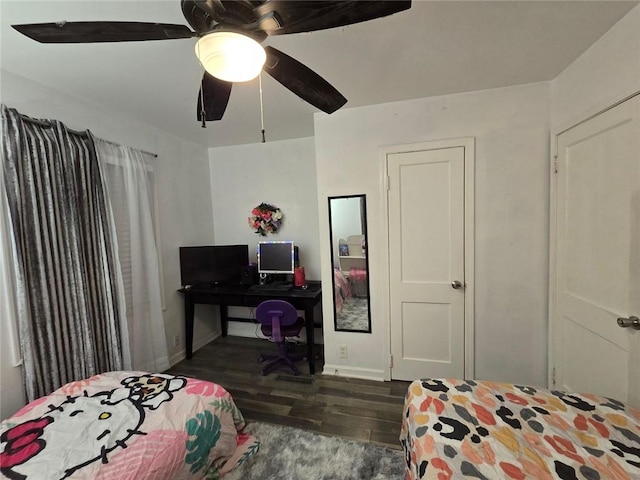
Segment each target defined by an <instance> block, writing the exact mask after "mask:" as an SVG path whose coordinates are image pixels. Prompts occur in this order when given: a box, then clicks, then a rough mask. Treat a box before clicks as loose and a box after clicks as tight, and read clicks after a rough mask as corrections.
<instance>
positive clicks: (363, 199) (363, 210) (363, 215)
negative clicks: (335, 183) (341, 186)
mask: <svg viewBox="0 0 640 480" xmlns="http://www.w3.org/2000/svg"><path fill="white" fill-rule="evenodd" d="M348 198H359V199H360V225H361V229H362V235H364V240H365V249H366V253H365V268H366V272H367V277H366V287H367V296H366V299H367V329H366V330H363V329H361V330H356V329H349V328H340V327H339V326H338V309H337V305H336V297H335V294H336V279H335V271H334V270H335V268H339V267H340V265H338V266H337V267H336V265H334V260H335V259H336V258H338V257H336V256H334V255H335V253H336V252H335V247H334V243H335V244H336V245H337V242H338V241H339V239H338V238H336V239H334V238H333V221H332V220H333V218H332V212H331V201H332V200H342V199H348ZM327 203H328V207H329V246H330V252H331V286H332V291H331V302H332V304H333V327H334V330H335V331H336V332H355V333H371V290H370V282H369V234H368V228H367V196H366V195H365V194H357V195H337V196H333V197H328V198H327ZM338 255H339V252H338Z"/></svg>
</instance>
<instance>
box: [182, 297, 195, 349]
mask: <svg viewBox="0 0 640 480" xmlns="http://www.w3.org/2000/svg"><path fill="white" fill-rule="evenodd" d="M193 313H194V305H193V300H192V299H191V295H188V294H187V295H185V296H184V326H185V338H184V343H185V348H186V350H187V359H191V357H193Z"/></svg>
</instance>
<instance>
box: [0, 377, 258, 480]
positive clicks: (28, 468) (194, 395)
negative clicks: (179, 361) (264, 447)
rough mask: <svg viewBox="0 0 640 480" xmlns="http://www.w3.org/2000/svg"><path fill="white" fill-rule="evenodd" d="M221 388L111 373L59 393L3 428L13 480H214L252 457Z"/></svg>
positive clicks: (4, 454) (0, 465) (4, 461)
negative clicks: (65, 479) (206, 479)
mask: <svg viewBox="0 0 640 480" xmlns="http://www.w3.org/2000/svg"><path fill="white" fill-rule="evenodd" d="M244 425H245V422H244V419H243V417H242V414H241V413H240V411H239V410H238V409H237V407H236V406H235V404H234V402H233V399H232V398H231V396H230V395H229V393H228V392H227V391H226V390H225V389H224V388H223V387H221V386H220V385H217V384H214V383H210V382H206V381H203V380H197V379H192V378H184V377H179V376H173V375H166V374H150V373H146V372H109V373H104V374H100V375H96V376H94V377H91V378H89V379H87V380H82V381H78V382H73V383H69V384H66V385H64V386H63V387H62V388H60V389H58V390H56V391H55V392H53V393H52V394H51V395H48V396H46V397H42V398H40V399H37V400H35V401H33V402H31V403H29V404H28V405H27V406H25V407H24V408H22V409H21V410H20V411H18V412H17V413H16V414H15V415H14V416H12V417H10V418H8V419H7V420H4V421H3V422H2V424H1V425H0V440H1V442H2V450H1V452H0V471H1V472H2V474H3V475H4V476H5V477H7V478H10V479H26V480H28V479H47V480H51V479H62V478H70V479H88V478H91V479H105V480H106V479H118V480H127V479H131V480H133V479H136V480H141V479H149V480H151V479H153V480H162V479H167V480H169V479H171V480H178V479H197V478H204V477H205V476H206V478H208V479H218V478H221V477H222V476H223V475H224V474H225V473H226V472H228V471H229V470H231V469H232V468H233V467H234V466H236V465H238V464H240V463H242V462H243V461H244V459H245V458H246V457H248V456H249V455H251V454H252V453H254V452H255V451H257V449H258V448H259V443H258V442H257V441H256V440H255V438H253V437H251V436H249V435H246V434H244V433H243V432H242V429H243V427H244Z"/></svg>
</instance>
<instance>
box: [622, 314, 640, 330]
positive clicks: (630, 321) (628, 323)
mask: <svg viewBox="0 0 640 480" xmlns="http://www.w3.org/2000/svg"><path fill="white" fill-rule="evenodd" d="M618 325H619V326H620V327H622V328H628V327H630V328H633V329H634V330H640V318H638V317H634V316H631V317H629V318H624V317H622V318H619V319H618Z"/></svg>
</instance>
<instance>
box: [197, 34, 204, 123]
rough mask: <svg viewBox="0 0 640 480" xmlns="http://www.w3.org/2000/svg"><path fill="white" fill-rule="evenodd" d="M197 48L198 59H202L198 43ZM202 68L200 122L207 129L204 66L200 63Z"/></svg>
mask: <svg viewBox="0 0 640 480" xmlns="http://www.w3.org/2000/svg"><path fill="white" fill-rule="evenodd" d="M196 48H197V49H198V55H197V57H198V58H200V43H196ZM200 66H201V67H202V70H203V75H202V80H200V120H201V121H202V124H201V125H200V126H201V127H202V128H207V119H206V117H207V112H206V111H205V109H204V65H202V63H200Z"/></svg>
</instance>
